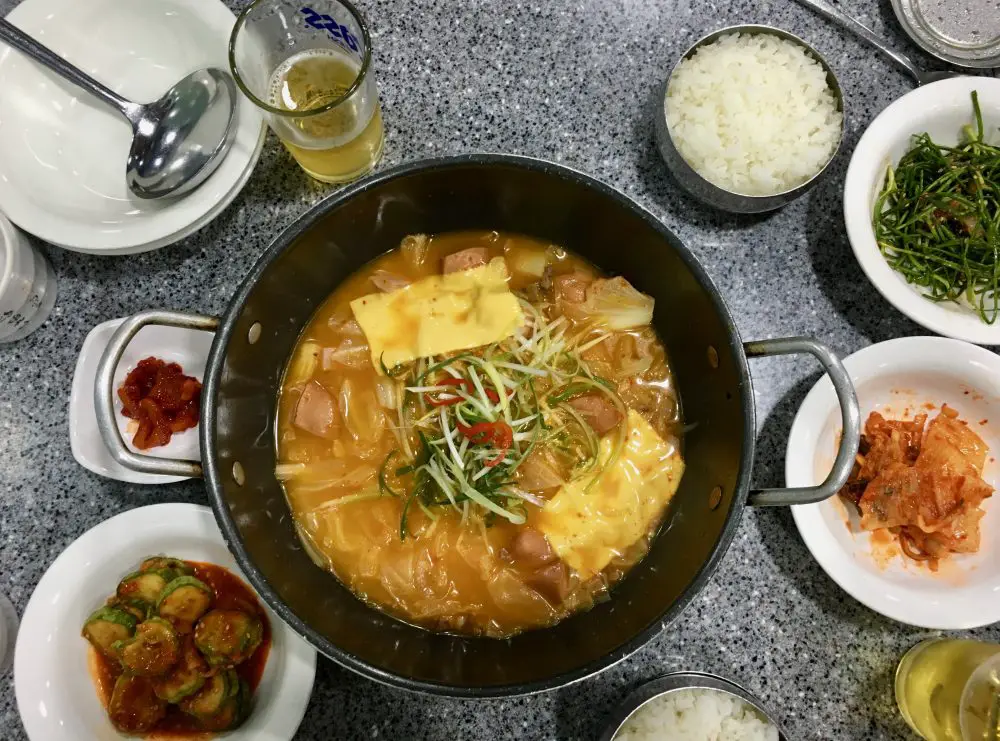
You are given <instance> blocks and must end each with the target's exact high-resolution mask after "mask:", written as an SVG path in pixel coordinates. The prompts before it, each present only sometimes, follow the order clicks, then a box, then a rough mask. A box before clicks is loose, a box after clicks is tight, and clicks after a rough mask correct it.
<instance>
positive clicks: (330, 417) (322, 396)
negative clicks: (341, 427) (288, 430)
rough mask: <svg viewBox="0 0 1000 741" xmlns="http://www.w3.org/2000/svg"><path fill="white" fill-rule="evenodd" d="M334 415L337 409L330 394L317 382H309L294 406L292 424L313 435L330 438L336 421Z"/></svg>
mask: <svg viewBox="0 0 1000 741" xmlns="http://www.w3.org/2000/svg"><path fill="white" fill-rule="evenodd" d="M336 414H337V408H336V405H335V403H334V401H333V396H332V395H331V394H330V392H329V391H327V390H326V389H325V388H323V386H322V385H321V384H320V383H319V382H318V381H310V382H309V383H308V384H306V387H305V389H304V390H303V391H302V396H300V397H299V401H298V403H297V404H296V405H295V414H293V415H292V424H293V425H295V426H296V427H298V428H299V429H300V430H305V431H306V432H311V433H312V434H313V435H319V436H320V437H330V435H331V433H332V432H333V429H334V424H335V422H336V419H337V418H336Z"/></svg>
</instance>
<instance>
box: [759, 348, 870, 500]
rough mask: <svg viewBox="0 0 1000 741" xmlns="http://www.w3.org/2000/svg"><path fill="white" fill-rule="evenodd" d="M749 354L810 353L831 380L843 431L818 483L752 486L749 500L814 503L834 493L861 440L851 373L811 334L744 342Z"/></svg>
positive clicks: (848, 473)
mask: <svg viewBox="0 0 1000 741" xmlns="http://www.w3.org/2000/svg"><path fill="white" fill-rule="evenodd" d="M743 349H744V350H745V352H746V354H747V357H748V358H763V357H768V356H771V355H799V354H801V353H809V354H810V355H812V356H813V357H814V358H816V359H817V360H818V361H819V362H820V363H821V364H822V365H823V368H824V369H825V370H826V372H827V374H828V375H829V376H830V380H831V381H833V388H834V390H835V391H836V392H837V401H838V402H839V403H840V416H841V418H842V419H843V423H844V431H843V433H842V434H841V436H840V446H839V449H838V450H837V458H836V460H835V461H834V462H833V469H832V470H831V471H830V473H829V474H828V475H827V477H826V479H825V480H824V481H823V483H822V484H820V485H819V486H807V487H801V488H798V489H752V490H751V491H750V497H749V502H750V504H752V505H753V506H755V507H775V506H783V505H787V504H813V503H815V502H822V501H823V500H824V499H828V498H829V497H831V496H833V495H834V494H836V493H837V492H838V491H840V488H841V487H842V486H843V485H844V483H845V482H846V481H847V477H848V476H850V475H851V468H853V467H854V459H855V457H856V456H857V454H858V444H859V443H860V441H861V410H860V409H859V408H858V395H857V394H856V393H855V392H854V384H852V383H851V377H850V375H848V373H847V369H846V368H844V364H843V363H841V362H840V358H838V357H837V356H836V355H835V354H834V352H833V350H831V349H830V348H829V347H827V346H826V345H824V344H823V343H822V342H818V341H817V340H814V339H812V338H810V337H787V338H784V339H776V340H762V341H760V342H747V343H744V345H743Z"/></svg>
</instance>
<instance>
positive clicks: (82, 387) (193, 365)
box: [69, 319, 214, 484]
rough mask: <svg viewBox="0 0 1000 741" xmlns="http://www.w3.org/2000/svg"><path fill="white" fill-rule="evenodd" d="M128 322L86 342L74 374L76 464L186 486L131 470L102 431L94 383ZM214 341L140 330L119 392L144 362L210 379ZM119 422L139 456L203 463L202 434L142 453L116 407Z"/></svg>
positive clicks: (200, 335)
mask: <svg viewBox="0 0 1000 741" xmlns="http://www.w3.org/2000/svg"><path fill="white" fill-rule="evenodd" d="M123 321H125V320H124V319H111V320H109V321H106V322H103V323H102V324H98V325H97V326H96V327H94V328H93V329H92V330H90V332H89V334H87V338H86V339H85V340H84V341H83V347H81V348H80V357H78V358H77V361H76V370H75V371H74V373H73V386H72V390H71V392H70V397H69V442H70V449H71V450H72V451H73V457H74V458H76V462H77V463H79V464H80V465H81V466H83V467H84V468H86V469H88V470H90V471H93V472H94V473H96V474H99V475H101V476H107V477H108V478H110V479H117V480H119V481H129V482H132V483H136V484H169V483H172V482H174V481H183V480H184V477H182V476H160V475H157V474H153V473H142V472H140V471H133V470H132V469H130V468H125V466H123V465H121V464H120V463H118V461H116V460H115V459H114V458H113V457H112V456H111V453H110V452H109V451H108V448H107V446H106V445H105V444H104V440H103V439H102V438H101V432H100V430H99V429H98V427H97V412H96V411H95V409H94V382H95V378H96V375H97V364H98V362H99V361H100V360H101V355H103V354H104V349H105V348H106V347H107V346H108V342H109V341H110V340H111V335H113V334H114V333H115V330H116V329H118V326H119V325H120V324H121V323H122V322H123ZM213 338H214V335H213V334H212V333H211V332H200V331H198V330H192V329H181V328H180V327H164V326H160V325H149V326H146V327H143V328H142V329H140V330H139V332H138V334H136V336H135V337H133V338H132V341H131V342H130V343H129V345H128V347H126V348H125V353H124V354H123V355H122V359H121V362H119V363H118V367H117V368H116V369H115V381H114V387H115V388H116V389H117V388H118V387H119V386H121V384H122V382H123V381H124V380H125V377H126V376H127V375H128V374H129V372H130V371H131V370H132V369H133V368H135V366H136V365H137V364H138V363H139V361H140V360H142V359H143V358H148V357H150V356H153V357H157V358H159V359H160V360H164V361H166V362H168V363H177V364H179V365H180V366H181V368H183V369H184V373H185V374H186V375H189V376H194V377H195V378H197V379H198V380H199V381H203V380H204V378H205V364H206V362H207V361H208V351H209V350H210V349H211V347H212V339H213ZM115 412H116V413H115V420H116V421H117V422H118V429H119V430H120V431H121V433H122V438H123V439H124V440H125V444H126V445H128V449H129V450H131V451H132V452H133V453H143V454H145V455H151V456H153V457H155V458H175V459H176V458H179V459H181V460H201V446H200V445H199V444H198V428H197V427H194V428H192V429H190V430H185V431H184V432H180V433H175V434H174V435H173V436H172V437H171V438H170V442H169V443H168V444H167V445H164V446H162V447H159V448H153V449H152V450H138V449H136V447H135V446H134V445H132V433H131V432H130V431H129V424H130V422H131V420H129V419H128V418H127V417H125V416H124V415H122V413H121V405H119V404H116V405H115Z"/></svg>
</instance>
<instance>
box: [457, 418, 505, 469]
mask: <svg viewBox="0 0 1000 741" xmlns="http://www.w3.org/2000/svg"><path fill="white" fill-rule="evenodd" d="M458 431H459V432H461V433H462V434H463V435H465V436H466V437H467V438H469V442H472V443H475V444H476V445H485V444H487V443H488V444H490V445H492V446H493V447H494V448H496V449H497V450H498V451H499V454H498V455H497V456H496V457H495V458H491V459H490V460H488V461H486V467H487V468H493V466H497V465H499V464H500V463H501V461H503V459H504V458H506V457H507V451H508V450H510V446H511V445H513V444H514V430H513V429H511V426H510V425H509V424H507V423H506V422H477V423H476V424H474V425H472V426H471V427H469V426H467V425H463V424H462V423H461V422H459V423H458Z"/></svg>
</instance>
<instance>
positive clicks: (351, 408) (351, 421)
mask: <svg viewBox="0 0 1000 741" xmlns="http://www.w3.org/2000/svg"><path fill="white" fill-rule="evenodd" d="M337 406H338V407H339V408H340V416H341V418H342V419H343V420H344V424H345V425H347V430H348V431H349V432H350V433H351V437H353V438H354V440H355V441H356V442H358V443H369V444H374V443H376V442H378V440H379V439H380V438H381V437H382V434H383V433H384V432H385V414H383V413H382V409H381V408H380V407H379V405H378V400H377V399H376V398H375V392H374V391H372V390H371V389H357V388H355V386H354V384H352V383H351V380H350V379H346V380H345V381H344V383H343V385H342V386H341V387H340V394H338V397H337Z"/></svg>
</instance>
